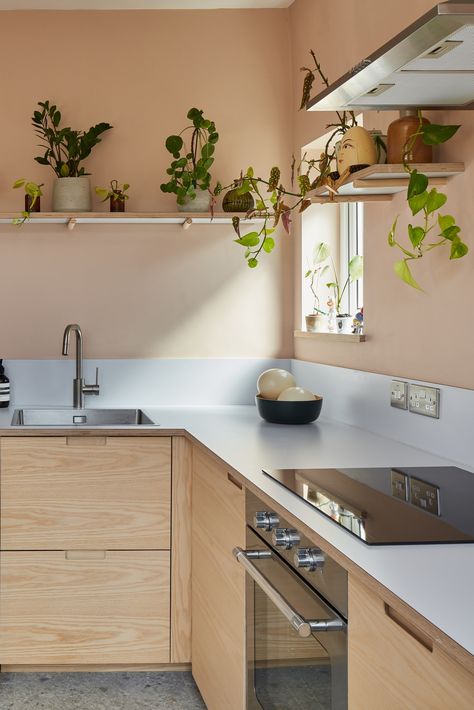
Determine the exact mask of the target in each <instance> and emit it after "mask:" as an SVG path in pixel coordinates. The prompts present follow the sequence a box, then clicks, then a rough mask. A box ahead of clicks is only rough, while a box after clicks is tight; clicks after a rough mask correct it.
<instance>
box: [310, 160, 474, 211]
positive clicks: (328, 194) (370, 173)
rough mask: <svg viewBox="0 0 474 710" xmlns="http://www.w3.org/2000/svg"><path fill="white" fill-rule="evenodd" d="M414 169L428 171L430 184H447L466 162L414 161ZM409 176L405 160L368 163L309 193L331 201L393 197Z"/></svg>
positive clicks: (401, 188) (404, 186)
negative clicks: (331, 186) (415, 162)
mask: <svg viewBox="0 0 474 710" xmlns="http://www.w3.org/2000/svg"><path fill="white" fill-rule="evenodd" d="M411 168H412V169H415V168H416V169H417V170H418V172H422V173H423V174H424V175H426V176H427V177H428V178H429V180H430V184H431V185H437V186H439V185H445V184H446V183H447V181H448V180H449V178H451V177H453V176H455V175H459V174H461V173H463V172H464V163H422V164H420V163H418V164H414V165H413V164H412V165H411ZM409 181H410V176H409V174H408V173H407V171H406V169H405V167H404V166H403V165H402V164H399V165H394V164H387V163H385V164H380V165H369V167H367V168H362V170H357V171H356V172H353V173H351V174H350V175H349V176H348V177H347V178H345V179H344V180H343V181H342V182H340V183H339V184H338V183H337V181H336V182H335V183H334V187H333V188H330V187H328V185H321V186H320V187H317V188H316V189H315V190H312V191H311V192H310V193H308V197H310V198H311V200H312V201H313V202H320V201H321V198H325V201H332V198H336V197H337V200H336V201H337V202H347V201H349V200H347V199H345V198H353V199H354V198H356V199H357V200H358V201H360V202H364V201H365V202H370V201H372V199H373V198H374V197H375V198H376V199H387V200H391V199H392V196H393V195H395V194H396V193H398V192H403V191H404V190H406V189H407V187H408V184H409ZM374 201H375V200H374Z"/></svg>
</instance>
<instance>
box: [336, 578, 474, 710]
mask: <svg viewBox="0 0 474 710" xmlns="http://www.w3.org/2000/svg"><path fill="white" fill-rule="evenodd" d="M348 639H349V708H350V710H380V709H381V708H383V710H401V709H402V708H407V709H408V708H409V709H410V710H428V708H429V710H448V708H449V709H451V708H453V710H454V708H455V709H456V710H472V707H473V698H474V676H473V675H472V674H471V673H469V672H468V671H467V670H466V669H465V668H464V667H462V666H461V665H460V664H458V663H457V662H456V661H455V660H454V659H452V658H450V657H449V656H448V655H447V654H446V653H444V652H443V651H442V650H441V649H440V648H439V647H438V645H437V644H436V641H435V639H434V638H430V637H429V636H427V635H426V634H425V633H424V632H422V631H421V630H419V629H418V628H417V627H416V626H415V625H414V624H413V622H412V620H411V619H410V618H409V617H408V615H406V614H403V615H402V614H400V613H398V612H396V611H395V610H392V609H391V607H389V606H387V605H386V604H385V603H384V601H383V599H381V598H380V597H379V596H377V595H376V594H375V593H374V592H373V591H371V590H369V589H368V588H367V587H366V586H365V585H363V584H362V583H360V582H359V581H358V580H355V579H354V577H350V580H349V636H348Z"/></svg>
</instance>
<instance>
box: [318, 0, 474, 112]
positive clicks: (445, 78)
mask: <svg viewBox="0 0 474 710" xmlns="http://www.w3.org/2000/svg"><path fill="white" fill-rule="evenodd" d="M415 107H416V108H431V109H436V108H443V109H448V108H463V109H473V108H474V0H470V1H466V2H463V3H457V2H443V3H440V4H439V5H436V6H435V7H434V8H433V9H432V10H430V11H429V12H427V13H426V14H425V15H423V16H422V17H420V19H419V20H417V21H416V22H414V23H413V24H412V25H410V26H409V27H408V28H407V29H406V30H404V31H403V32H401V33H400V34H398V35H397V36H396V37H395V38H394V39H392V40H391V41H390V42H387V43H386V44H384V45H383V47H381V48H380V49H379V50H377V51H376V52H374V53H373V54H371V55H370V56H369V57H367V58H366V59H363V60H362V61H361V62H360V63H359V64H357V65H356V66H355V67H354V68H353V69H351V70H350V71H349V72H347V74H345V75H344V76H343V77H341V79H339V80H338V81H336V82H335V83H334V84H331V86H329V88H328V89H325V90H324V91H322V92H321V93H320V94H318V96H316V97H315V98H314V99H311V100H310V101H309V103H308V106H307V108H308V110H309V111H333V110H337V109H349V110H350V109H375V110H389V109H399V108H415Z"/></svg>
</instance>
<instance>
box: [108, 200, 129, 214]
mask: <svg viewBox="0 0 474 710" xmlns="http://www.w3.org/2000/svg"><path fill="white" fill-rule="evenodd" d="M110 211H111V212H125V200H119V199H114V198H113V197H111V198H110Z"/></svg>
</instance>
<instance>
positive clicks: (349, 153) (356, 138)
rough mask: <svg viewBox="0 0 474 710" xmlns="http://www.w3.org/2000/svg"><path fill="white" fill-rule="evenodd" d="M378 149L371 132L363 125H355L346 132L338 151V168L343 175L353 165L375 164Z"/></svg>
mask: <svg viewBox="0 0 474 710" xmlns="http://www.w3.org/2000/svg"><path fill="white" fill-rule="evenodd" d="M376 162H377V149H376V147H375V143H374V140H373V138H372V136H371V135H370V133H369V132H368V131H366V130H365V128H362V126H354V127H353V128H349V130H348V131H347V132H346V133H344V135H343V137H342V139H341V141H340V145H339V150H338V151H337V169H338V172H339V175H342V174H343V173H344V172H345V171H346V170H347V169H348V168H350V167H351V166H353V165H374V164H375V163H376Z"/></svg>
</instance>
